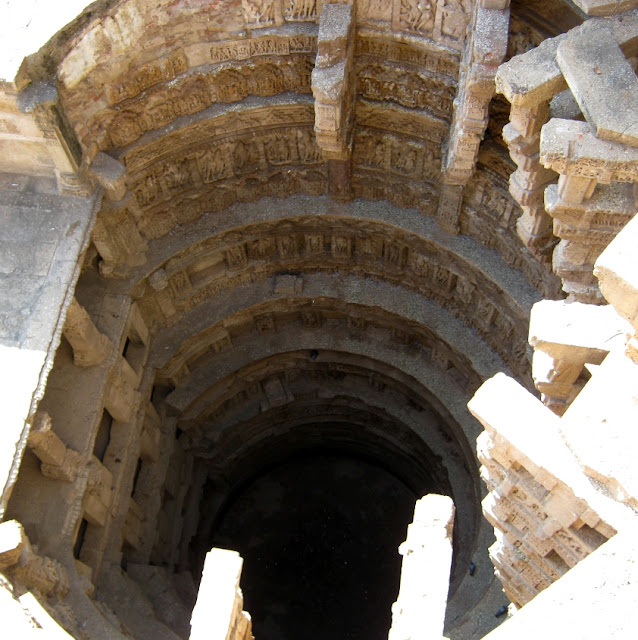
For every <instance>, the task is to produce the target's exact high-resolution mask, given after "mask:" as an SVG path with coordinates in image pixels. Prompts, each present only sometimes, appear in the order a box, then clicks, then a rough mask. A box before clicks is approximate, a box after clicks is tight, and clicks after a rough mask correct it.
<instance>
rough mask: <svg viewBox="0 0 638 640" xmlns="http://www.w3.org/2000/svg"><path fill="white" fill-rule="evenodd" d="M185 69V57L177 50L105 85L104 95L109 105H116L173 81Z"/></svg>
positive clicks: (186, 64) (186, 66) (186, 65)
mask: <svg viewBox="0 0 638 640" xmlns="http://www.w3.org/2000/svg"><path fill="white" fill-rule="evenodd" d="M187 68H188V63H187V62H186V56H185V55H184V52H183V51H182V50H181V49H178V50H177V51H175V52H173V53H172V54H170V55H168V56H166V57H165V58H160V59H158V60H154V61H153V62H149V63H148V64H145V65H144V66H142V67H138V68H137V69H133V70H132V71H129V73H128V74H127V77H126V79H124V80H122V81H120V82H118V83H114V84H110V85H107V86H106V87H105V88H104V93H105V95H106V97H107V99H108V101H109V102H110V103H111V104H116V103H118V102H122V101H123V100H126V99H127V98H132V97H134V96H136V95H138V94H139V93H141V92H142V91H144V89H148V88H149V87H152V86H153V85H156V84H159V83H161V82H167V81H169V80H173V79H174V78H176V77H177V76H179V75H180V74H182V73H184V72H185V71H186V69H187Z"/></svg>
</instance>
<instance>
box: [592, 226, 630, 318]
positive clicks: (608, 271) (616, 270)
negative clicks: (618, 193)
mask: <svg viewBox="0 0 638 640" xmlns="http://www.w3.org/2000/svg"><path fill="white" fill-rule="evenodd" d="M637 246H638V217H636V216H634V218H633V219H632V220H631V222H630V223H629V224H628V225H627V226H626V227H625V228H624V229H623V230H622V231H621V232H620V233H619V234H618V235H617V236H616V237H615V238H614V240H612V242H611V244H610V245H609V246H608V247H607V248H606V249H605V250H604V251H603V252H602V254H601V255H600V256H599V257H598V260H596V265H595V268H594V275H595V276H596V277H597V278H598V283H599V286H600V290H601V291H602V293H603V295H604V296H605V298H606V299H607V301H608V302H610V303H611V304H613V305H614V307H615V308H616V311H618V313H619V314H620V315H621V316H622V317H623V318H625V319H627V320H629V322H631V324H632V325H633V327H634V329H636V330H638V269H636V247H637Z"/></svg>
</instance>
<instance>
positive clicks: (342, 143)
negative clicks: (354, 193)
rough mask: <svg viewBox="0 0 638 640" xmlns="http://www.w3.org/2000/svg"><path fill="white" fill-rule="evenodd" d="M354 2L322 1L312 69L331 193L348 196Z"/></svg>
mask: <svg viewBox="0 0 638 640" xmlns="http://www.w3.org/2000/svg"><path fill="white" fill-rule="evenodd" d="M354 14H355V7H354V5H349V4H341V3H325V4H324V5H323V7H322V10H321V17H320V20H319V37H318V41H317V60H316V63H315V68H314V69H313V71H312V93H313V95H314V97H315V133H316V135H317V144H318V145H319V148H320V149H321V153H322V154H323V157H324V159H325V160H326V162H327V163H328V174H329V189H330V193H331V195H333V196H337V197H341V198H348V197H349V195H350V173H351V167H350V163H351V156H352V131H353V125H354V100H355V90H354V87H355V79H354V64H353V61H354V27H355V19H354V18H355V15H354Z"/></svg>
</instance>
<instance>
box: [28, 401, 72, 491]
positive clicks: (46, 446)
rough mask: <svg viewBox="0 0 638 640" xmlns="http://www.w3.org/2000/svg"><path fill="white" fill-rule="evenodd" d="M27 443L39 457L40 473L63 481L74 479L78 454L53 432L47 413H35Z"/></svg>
mask: <svg viewBox="0 0 638 640" xmlns="http://www.w3.org/2000/svg"><path fill="white" fill-rule="evenodd" d="M28 443H29V447H30V448H31V450H32V451H33V453H35V455H36V456H37V457H38V458H39V459H40V462H41V465H40V470H41V471H42V475H45V476H47V477H49V478H53V479H54V480H63V481H65V482H73V481H74V480H75V478H76V476H77V472H78V468H79V465H80V459H79V454H78V452H77V451H73V450H72V449H68V448H67V447H66V446H65V444H64V443H63V442H62V440H60V438H59V437H58V436H57V435H56V434H55V432H54V431H53V429H52V425H51V416H50V415H49V414H48V413H46V412H44V411H38V412H37V413H36V414H35V417H34V419H33V425H32V426H31V430H30V432H29V440H28Z"/></svg>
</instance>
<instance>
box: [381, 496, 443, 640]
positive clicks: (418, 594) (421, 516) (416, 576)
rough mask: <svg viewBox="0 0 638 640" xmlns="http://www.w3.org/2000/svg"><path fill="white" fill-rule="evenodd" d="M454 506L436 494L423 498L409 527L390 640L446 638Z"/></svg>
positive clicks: (403, 545)
mask: <svg viewBox="0 0 638 640" xmlns="http://www.w3.org/2000/svg"><path fill="white" fill-rule="evenodd" d="M453 528H454V503H453V502H452V499H451V498H448V497H447V496H439V495H435V494H430V495H427V496H425V497H423V498H421V499H420V500H419V501H418V502H417V503H416V506H415V508H414V521H413V522H412V524H410V525H408V536H407V539H406V541H405V542H404V543H403V544H402V545H401V546H400V547H399V553H400V554H401V555H402V556H403V564H402V567H401V586H400V587H399V596H398V598H397V601H396V602H395V603H394V604H393V605H392V627H391V628H390V633H389V635H388V639H389V640H434V639H435V638H443V624H444V622H445V609H446V607H447V596H448V591H449V587H450V568H451V566H452V529H453Z"/></svg>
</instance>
